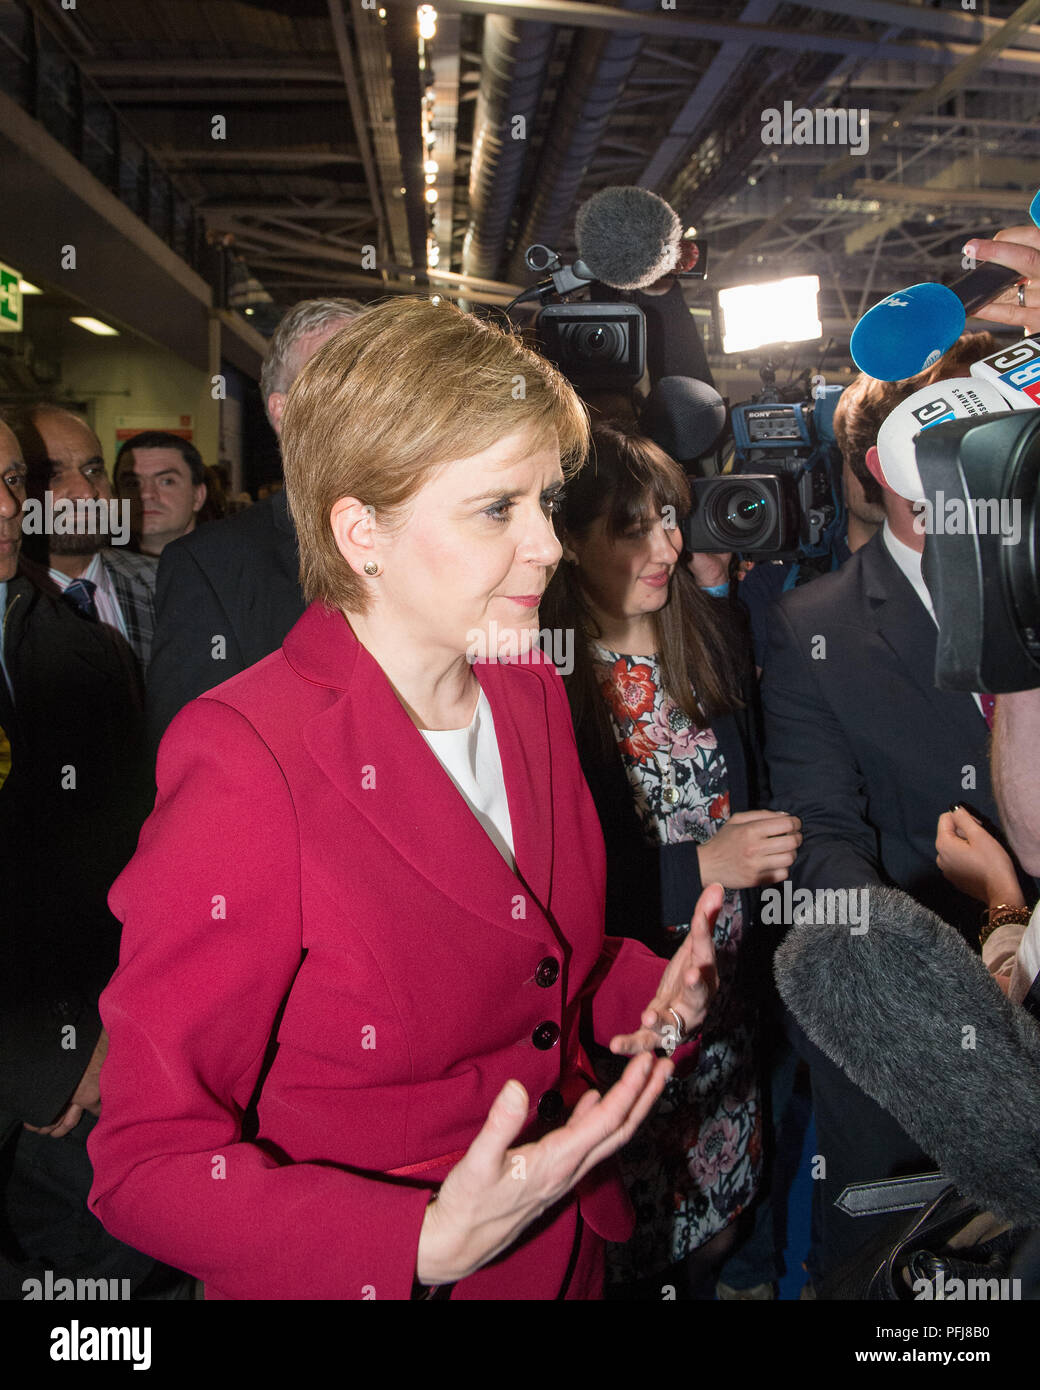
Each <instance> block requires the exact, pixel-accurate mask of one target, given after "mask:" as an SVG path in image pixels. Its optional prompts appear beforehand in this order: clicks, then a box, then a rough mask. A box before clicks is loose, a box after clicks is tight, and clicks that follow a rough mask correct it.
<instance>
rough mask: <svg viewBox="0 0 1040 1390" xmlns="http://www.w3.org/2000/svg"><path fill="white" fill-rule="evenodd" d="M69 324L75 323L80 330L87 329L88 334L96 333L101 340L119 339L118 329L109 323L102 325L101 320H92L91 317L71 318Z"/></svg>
mask: <svg viewBox="0 0 1040 1390" xmlns="http://www.w3.org/2000/svg"><path fill="white" fill-rule="evenodd" d="M69 323H74V324H76V325H77V327H79V328H85V329H86V330H87V332H88V333H96V334H97V335H98V337H99V338H118V337H119V329H118V328H111V327H109V325H108V324H107V323H102V322H101V320H100V319H92V318H90V317H89V315H81V316H78V317H76V318H70V319H69Z"/></svg>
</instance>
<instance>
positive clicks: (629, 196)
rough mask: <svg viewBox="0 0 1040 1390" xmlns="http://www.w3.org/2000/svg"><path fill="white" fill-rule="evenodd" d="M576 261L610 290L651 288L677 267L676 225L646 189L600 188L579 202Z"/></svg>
mask: <svg viewBox="0 0 1040 1390" xmlns="http://www.w3.org/2000/svg"><path fill="white" fill-rule="evenodd" d="M574 235H575V240H576V242H577V247H578V257H579V260H578V262H577V263H576V264H575V269H576V270H577V271H578V272H579V274H580V273H581V264H582V263H584V266H585V267H586V268H587V269H588V271H589V273H590V277H591V278H592V279H593V280H601V281H602V282H603V284H604V285H610V286H611V288H612V289H615V290H639V289H643V288H644V287H645V286H646V285H652V284H653V283H654V281H655V280H660V278H661V276H662V275H667V274H668V273H669V272H670V271H672V270H675V269H676V267H677V266H678V264H679V257H680V246H679V243H680V241H681V240H682V223H681V222H680V221H679V218H678V216H677V214H676V212H675V210H674V209H673V208H672V207H671V206H670V204H668V203H666V202H665V200H664V199H663V198H659V197H658V196H657V194H656V193H651V192H650V191H649V189H646V188H637V187H636V186H635V185H623V186H620V187H614V188H603V189H600V191H599V192H598V193H594V194H593V195H592V197H591V198H589V199H587V200H586V201H585V202H584V203H582V205H581V207H580V208H579V209H578V212H577V215H576V216H575V219H574Z"/></svg>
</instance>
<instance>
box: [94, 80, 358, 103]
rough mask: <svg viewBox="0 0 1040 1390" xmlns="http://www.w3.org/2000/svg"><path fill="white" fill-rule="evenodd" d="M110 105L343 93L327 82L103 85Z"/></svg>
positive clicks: (321, 97)
mask: <svg viewBox="0 0 1040 1390" xmlns="http://www.w3.org/2000/svg"><path fill="white" fill-rule="evenodd" d="M102 90H103V91H104V93H105V96H106V97H107V99H108V100H109V101H110V102H111V103H112V104H113V106H185V105H189V104H191V103H196V104H202V103H206V102H213V101H219V102H223V103H224V105H225V106H230V105H232V104H237V103H242V104H248V105H250V106H260V105H266V104H268V103H271V102H296V103H302V102H313V101H324V102H338V101H346V99H347V98H346V94H345V93H343V92H341V91H339V89H338V88H336V87H333V86H331V85H329V86H325V87H252V86H249V87H202V86H199V87H105V88H103V89H102Z"/></svg>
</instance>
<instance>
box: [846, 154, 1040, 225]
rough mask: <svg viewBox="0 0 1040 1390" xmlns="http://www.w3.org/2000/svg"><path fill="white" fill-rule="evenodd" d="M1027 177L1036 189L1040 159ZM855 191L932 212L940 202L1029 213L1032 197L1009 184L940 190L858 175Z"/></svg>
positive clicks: (886, 201) (949, 204)
mask: <svg viewBox="0 0 1040 1390" xmlns="http://www.w3.org/2000/svg"><path fill="white" fill-rule="evenodd" d="M1027 167H1028V166H1027V164H1026V161H1023V171H1025V169H1026V168H1027ZM1026 177H1027V178H1030V179H1031V181H1030V182H1029V187H1030V189H1035V188H1036V186H1037V184H1038V183H1040V160H1038V161H1034V162H1033V163H1032V166H1031V175H1026ZM852 191H853V193H854V194H855V195H856V197H857V198H876V199H877V200H878V202H881V203H900V204H902V205H903V206H905V207H922V208H926V209H927V210H928V211H929V212H934V211H936V205H937V204H940V205H941V208H945V207H958V208H983V209H985V210H986V211H989V212H1011V213H1021V214H1022V216H1023V217H1024V216H1025V207H1026V203H1027V202H1028V200H1029V194H1028V193H1025V194H1023V193H1021V192H1017V191H1015V190H1011V191H1009V190H1008V189H1006V188H949V189H946V188H944V189H942V190H936V189H934V188H926V187H924V186H923V185H913V186H911V185H907V184H901V183H879V182H877V181H876V180H875V179H857V180H856V182H855V183H854V184H853V185H852ZM940 210H941V209H940Z"/></svg>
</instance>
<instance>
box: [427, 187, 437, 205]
mask: <svg viewBox="0 0 1040 1390" xmlns="http://www.w3.org/2000/svg"><path fill="white" fill-rule="evenodd" d="M426 201H427V202H428V203H435V202H436V201H437V190H436V188H428V189H427V190H426Z"/></svg>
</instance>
